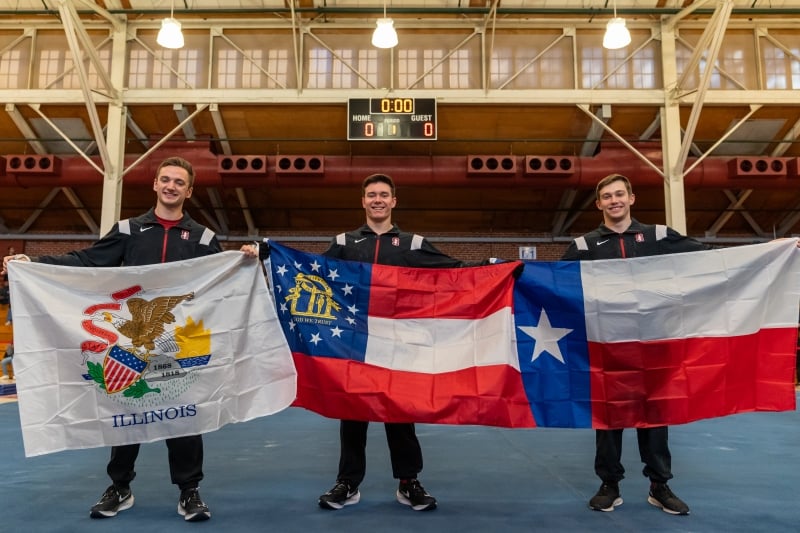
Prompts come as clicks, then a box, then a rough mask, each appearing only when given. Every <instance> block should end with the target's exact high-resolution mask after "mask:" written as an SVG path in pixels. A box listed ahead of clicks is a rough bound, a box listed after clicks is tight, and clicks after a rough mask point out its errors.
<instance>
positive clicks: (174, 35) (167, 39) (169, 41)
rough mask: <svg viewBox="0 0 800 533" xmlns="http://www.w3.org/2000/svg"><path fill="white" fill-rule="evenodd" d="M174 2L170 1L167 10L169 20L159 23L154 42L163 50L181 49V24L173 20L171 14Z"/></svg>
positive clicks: (173, 0)
mask: <svg viewBox="0 0 800 533" xmlns="http://www.w3.org/2000/svg"><path fill="white" fill-rule="evenodd" d="M174 9H175V0H172V3H171V4H170V8H169V18H165V19H164V20H162V21H161V29H160V30H159V31H158V37H157V38H156V42H157V43H158V44H159V45H161V46H163V47H164V48H183V32H182V31H181V23H180V22H178V21H177V20H175V17H173V16H172V15H173V12H174Z"/></svg>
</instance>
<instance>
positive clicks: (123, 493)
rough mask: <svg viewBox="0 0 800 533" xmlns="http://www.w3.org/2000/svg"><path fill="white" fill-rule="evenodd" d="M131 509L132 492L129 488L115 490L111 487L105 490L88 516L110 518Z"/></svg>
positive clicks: (115, 488)
mask: <svg viewBox="0 0 800 533" xmlns="http://www.w3.org/2000/svg"><path fill="white" fill-rule="evenodd" d="M131 507H133V492H131V489H130V488H122V489H120V488H117V487H115V486H114V485H111V486H110V487H108V488H107V489H106V491H105V492H104V493H103V495H102V496H100V501H98V502H97V503H96V504H94V505H93V506H92V509H91V510H90V511H89V516H91V517H92V518H111V517H112V516H117V513H118V512H120V511H124V510H125V509H130V508H131Z"/></svg>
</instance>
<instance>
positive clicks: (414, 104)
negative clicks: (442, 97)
mask: <svg viewBox="0 0 800 533" xmlns="http://www.w3.org/2000/svg"><path fill="white" fill-rule="evenodd" d="M347 140H348V141H388V140H397V141H435V140H436V99H435V98H395V97H391V98H350V99H349V100H348V101H347Z"/></svg>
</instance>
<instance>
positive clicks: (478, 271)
mask: <svg viewBox="0 0 800 533" xmlns="http://www.w3.org/2000/svg"><path fill="white" fill-rule="evenodd" d="M271 250H272V251H271V261H270V262H271V271H272V279H273V282H274V291H275V302H276V305H277V306H278V316H279V318H280V322H281V324H282V327H283V329H284V333H285V334H286V337H287V340H288V342H289V346H290V349H291V351H292V353H293V356H294V360H295V365H296V367H297V372H298V396H297V400H296V401H295V404H294V405H297V406H301V407H305V408H307V409H310V410H312V411H315V412H317V413H320V414H322V415H324V416H327V417H331V418H339V419H350V420H368V421H382V422H427V423H441V424H476V425H489V426H502V427H536V426H541V427H576V428H581V427H582V428H589V427H593V428H598V429H609V428H623V427H652V426H660V425H674V424H680V423H687V422H691V421H694V420H699V419H703V418H711V417H719V416H726V415H730V414H734V413H739V412H748V411H782V410H792V409H794V408H795V392H794V372H795V354H796V346H797V345H796V343H797V319H798V311H800V307H799V306H800V292H799V291H800V261H798V259H800V254H798V252H797V250H796V240H793V239H792V240H788V239H787V240H782V241H774V242H771V243H766V244H759V245H751V246H743V247H737V248H729V249H721V250H711V251H704V252H693V253H687V254H674V255H665V256H655V257H643V258H634V259H620V260H603V261H584V262H528V263H525V264H524V270H523V271H522V273H521V275H519V272H518V271H517V272H516V274H518V279H516V280H515V279H514V275H513V274H515V269H518V268H519V266H520V264H519V263H504V264H499V265H489V266H484V267H472V268H461V269H414V268H403V267H390V266H384V265H374V264H368V263H353V262H347V261H339V260H334V259H329V258H326V257H323V256H319V255H313V254H306V253H303V252H299V251H296V250H292V249H291V248H287V247H284V246H281V245H280V244H277V243H272V244H271Z"/></svg>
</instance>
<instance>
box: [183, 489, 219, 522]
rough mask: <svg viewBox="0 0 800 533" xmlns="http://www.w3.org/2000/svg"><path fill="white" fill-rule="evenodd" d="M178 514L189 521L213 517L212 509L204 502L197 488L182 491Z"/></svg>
mask: <svg viewBox="0 0 800 533" xmlns="http://www.w3.org/2000/svg"><path fill="white" fill-rule="evenodd" d="M178 514H179V515H181V516H182V517H183V519H184V520H186V521H187V522H200V521H201V520H208V519H209V518H211V511H209V510H208V506H207V505H206V504H205V503H203V500H202V498H200V493H199V492H198V491H197V489H196V488H194V489H186V490H182V491H181V497H180V499H179V500H178Z"/></svg>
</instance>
